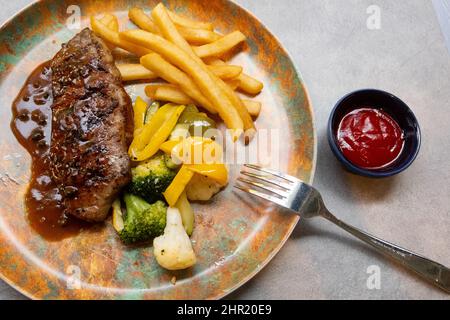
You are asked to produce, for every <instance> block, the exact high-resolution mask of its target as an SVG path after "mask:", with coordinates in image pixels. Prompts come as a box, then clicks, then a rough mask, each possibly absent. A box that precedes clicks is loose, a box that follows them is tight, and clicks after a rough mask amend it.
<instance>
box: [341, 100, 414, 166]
mask: <svg viewBox="0 0 450 320" xmlns="http://www.w3.org/2000/svg"><path fill="white" fill-rule="evenodd" d="M337 141H338V145H339V147H340V149H341V151H342V153H343V154H344V156H345V157H346V158H347V160H349V161H350V162H352V163H353V164H354V165H357V166H358V167H360V168H363V169H382V168H385V167H387V166H389V165H390V164H392V163H393V162H394V161H395V160H397V158H398V157H399V155H400V153H401V152H402V150H403V146H404V144H405V140H404V136H403V131H402V129H401V128H400V126H399V124H398V123H397V122H396V121H395V120H394V119H392V117H391V116H389V115H388V114H387V113H386V112H384V111H382V110H378V109H373V108H365V107H364V108H360V109H357V110H354V111H352V112H350V113H348V114H347V115H346V116H345V117H344V118H343V119H342V120H341V123H340V124H339V128H338V130H337Z"/></svg>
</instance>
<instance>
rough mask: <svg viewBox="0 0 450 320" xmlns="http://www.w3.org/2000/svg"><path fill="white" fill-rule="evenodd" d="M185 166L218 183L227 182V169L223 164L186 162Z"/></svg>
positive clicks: (224, 183)
mask: <svg viewBox="0 0 450 320" xmlns="http://www.w3.org/2000/svg"><path fill="white" fill-rule="evenodd" d="M186 167H187V168H188V169H189V170H191V171H193V172H195V173H198V174H201V175H203V176H206V177H208V178H211V179H212V180H214V181H217V182H218V183H219V184H220V185H223V186H224V185H226V184H227V183H228V170H227V167H226V166H225V165H224V164H221V163H219V164H188V165H186Z"/></svg>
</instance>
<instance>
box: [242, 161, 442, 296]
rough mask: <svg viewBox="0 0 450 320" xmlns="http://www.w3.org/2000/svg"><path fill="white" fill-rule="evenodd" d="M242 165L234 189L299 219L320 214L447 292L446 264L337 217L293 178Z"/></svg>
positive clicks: (307, 186)
mask: <svg viewBox="0 0 450 320" xmlns="http://www.w3.org/2000/svg"><path fill="white" fill-rule="evenodd" d="M245 167H246V168H247V170H245V171H241V175H242V176H241V177H239V178H238V181H239V182H240V183H239V184H236V185H235V187H236V188H237V189H240V190H242V191H244V192H247V193H249V194H251V195H254V196H257V197H260V198H262V199H265V200H268V201H270V202H273V203H276V204H278V205H280V206H282V207H284V208H287V209H290V210H291V211H292V213H295V214H297V215H299V216H300V217H302V218H307V219H309V218H313V217H317V216H320V217H323V218H325V219H327V220H329V221H331V222H333V223H334V224H335V225H337V226H338V227H340V228H342V229H344V230H345V231H347V232H349V233H350V234H352V235H354V236H355V237H357V238H358V239H360V240H362V241H364V242H365V243H367V244H369V245H370V246H372V247H373V248H375V249H376V250H377V251H378V252H380V253H381V254H383V255H385V256H388V257H391V258H393V259H395V260H396V261H397V262H400V264H402V265H403V266H405V267H407V268H409V269H410V270H412V271H414V272H416V273H417V274H418V275H420V276H422V277H423V278H424V279H426V280H428V281H429V282H431V283H433V284H434V285H436V286H438V287H439V288H441V289H443V290H444V291H446V292H447V293H450V269H448V268H447V267H445V266H443V265H441V264H439V263H437V262H434V261H432V260H430V259H427V258H425V257H422V256H420V255H418V254H415V253H413V252H412V251H409V250H407V249H404V248H401V247H399V246H397V245H395V244H392V243H389V242H387V241H384V240H382V239H380V238H377V237H374V236H372V235H370V234H368V233H366V232H364V231H362V230H359V229H357V228H355V227H352V226H350V225H348V224H347V223H345V222H343V221H341V220H339V219H338V218H336V217H335V216H334V215H333V214H331V212H330V211H328V209H327V208H326V207H325V204H324V202H323V199H322V196H321V195H320V193H319V192H318V191H317V190H316V189H314V188H313V187H311V186H309V185H307V184H306V183H304V182H302V181H300V180H299V179H297V178H295V177H292V176H289V175H286V174H283V173H280V172H277V171H274V170H271V169H265V168H262V167H259V166H255V165H245ZM248 169H251V170H250V171H249V170H248ZM244 184H245V185H244ZM249 186H253V187H256V188H257V189H259V190H261V191H258V190H255V189H252V188H250V187H249ZM262 191H264V192H262Z"/></svg>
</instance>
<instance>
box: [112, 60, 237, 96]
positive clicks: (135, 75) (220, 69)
mask: <svg viewBox="0 0 450 320" xmlns="http://www.w3.org/2000/svg"><path fill="white" fill-rule="evenodd" d="M117 68H118V69H119V71H120V73H121V75H122V80H123V81H135V80H154V79H156V78H158V76H157V75H156V74H154V73H153V72H151V71H150V70H148V69H147V68H146V67H144V66H143V65H141V64H139V63H136V64H133V63H128V64H119V65H117ZM208 69H210V70H211V71H212V72H213V73H214V74H215V75H216V76H217V77H219V78H221V79H223V80H227V83H228V84H229V85H230V86H231V87H233V90H236V88H237V87H238V85H239V81H238V80H236V79H235V78H236V77H237V76H239V70H242V68H241V67H238V66H228V65H226V66H208Z"/></svg>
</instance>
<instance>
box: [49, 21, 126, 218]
mask: <svg viewBox="0 0 450 320" xmlns="http://www.w3.org/2000/svg"><path fill="white" fill-rule="evenodd" d="M51 69H52V86H53V99H54V100H53V105H52V113H53V119H52V138H51V147H50V152H49V155H48V157H49V161H48V162H49V166H50V172H51V174H52V179H53V180H54V182H55V183H56V184H57V186H58V188H59V190H60V193H61V195H62V197H63V199H62V201H61V202H62V205H63V208H64V210H65V211H64V212H65V213H66V214H71V215H73V216H76V217H78V218H80V219H83V220H87V221H92V222H96V221H103V220H105V219H106V217H107V215H108V212H109V209H110V207H111V204H112V202H113V201H114V198H115V197H116V196H117V195H118V193H119V192H120V190H121V188H122V187H124V186H125V185H126V184H127V183H128V182H129V181H130V178H131V173H130V159H129V157H128V154H127V148H128V145H129V144H130V142H131V139H132V134H133V113H132V107H131V100H130V97H129V96H128V95H127V93H126V92H125V90H124V88H123V86H122V84H121V77H120V73H119V71H118V70H117V68H116V67H115V65H114V59H113V57H112V55H111V52H110V51H109V49H108V48H107V46H106V45H105V43H104V42H103V41H102V40H101V39H99V38H98V37H97V36H95V35H94V34H93V33H92V32H91V31H90V30H89V29H84V30H83V31H82V32H81V33H79V34H78V35H76V36H75V37H74V38H73V39H72V40H70V41H69V42H68V43H67V44H65V45H63V48H62V49H61V51H60V52H58V53H57V54H56V56H55V57H54V58H53V60H52V61H51Z"/></svg>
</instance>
